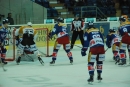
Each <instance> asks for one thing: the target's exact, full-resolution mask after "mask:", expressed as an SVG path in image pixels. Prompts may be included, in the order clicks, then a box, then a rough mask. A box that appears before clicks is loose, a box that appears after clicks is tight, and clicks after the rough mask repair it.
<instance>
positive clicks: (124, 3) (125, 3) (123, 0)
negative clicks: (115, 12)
mask: <svg viewBox="0 0 130 87" xmlns="http://www.w3.org/2000/svg"><path fill="white" fill-rule="evenodd" d="M122 6H129V2H128V0H120V7H122Z"/></svg>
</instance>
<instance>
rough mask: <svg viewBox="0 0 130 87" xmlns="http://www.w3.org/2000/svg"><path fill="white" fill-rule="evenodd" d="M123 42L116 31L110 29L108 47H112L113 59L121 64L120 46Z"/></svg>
mask: <svg viewBox="0 0 130 87" xmlns="http://www.w3.org/2000/svg"><path fill="white" fill-rule="evenodd" d="M120 42H121V38H120V37H119V35H118V34H116V30H115V29H109V34H108V35H107V40H106V45H107V47H108V48H111V47H112V52H113V59H114V60H115V61H116V63H117V62H119V59H120V58H119V45H120Z"/></svg>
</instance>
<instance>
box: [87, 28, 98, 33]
mask: <svg viewBox="0 0 130 87" xmlns="http://www.w3.org/2000/svg"><path fill="white" fill-rule="evenodd" d="M93 31H99V29H98V28H91V29H88V31H87V32H88V33H90V32H93Z"/></svg>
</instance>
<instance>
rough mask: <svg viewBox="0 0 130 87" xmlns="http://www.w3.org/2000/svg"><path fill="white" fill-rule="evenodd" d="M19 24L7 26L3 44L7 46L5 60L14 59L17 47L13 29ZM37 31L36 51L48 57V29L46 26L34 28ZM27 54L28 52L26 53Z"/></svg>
mask: <svg viewBox="0 0 130 87" xmlns="http://www.w3.org/2000/svg"><path fill="white" fill-rule="evenodd" d="M19 27H20V26H10V27H9V28H8V30H9V33H8V35H7V39H6V41H5V43H6V44H5V45H6V48H7V53H6V58H5V60H6V61H14V60H15V59H16V57H17V47H16V42H15V35H14V33H15V31H16V29H18V28H19ZM34 29H35V30H36V31H37V38H36V40H35V43H36V46H37V48H38V51H39V52H40V54H41V56H42V57H43V56H44V57H50V55H49V40H48V33H49V30H48V28H34ZM26 54H28V53H26ZM29 55H31V54H30V53H29ZM23 56H25V55H24V53H23ZM25 57H27V55H26V56H25Z"/></svg>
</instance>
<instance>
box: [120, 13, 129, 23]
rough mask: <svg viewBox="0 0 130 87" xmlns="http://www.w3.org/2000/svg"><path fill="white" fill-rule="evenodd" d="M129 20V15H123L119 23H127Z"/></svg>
mask: <svg viewBox="0 0 130 87" xmlns="http://www.w3.org/2000/svg"><path fill="white" fill-rule="evenodd" d="M127 20H128V16H127V15H122V16H121V17H120V18H119V21H122V22H125V21H127Z"/></svg>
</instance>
